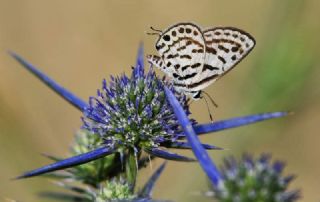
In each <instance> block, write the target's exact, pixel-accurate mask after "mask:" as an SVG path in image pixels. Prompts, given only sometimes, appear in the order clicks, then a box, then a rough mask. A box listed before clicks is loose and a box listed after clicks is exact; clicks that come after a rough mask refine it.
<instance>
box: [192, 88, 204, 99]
mask: <svg viewBox="0 0 320 202" xmlns="http://www.w3.org/2000/svg"><path fill="white" fill-rule="evenodd" d="M191 97H192V99H194V100H200V99H201V98H202V91H201V90H199V91H194V92H192V93H191Z"/></svg>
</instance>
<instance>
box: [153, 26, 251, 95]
mask: <svg viewBox="0 0 320 202" xmlns="http://www.w3.org/2000/svg"><path fill="white" fill-rule="evenodd" d="M254 45H255V41H254V39H253V37H252V36H250V35H249V34H248V33H246V32H244V31H242V30H240V29H237V28H232V27H216V28H210V29H206V30H201V29H200V28H199V27H198V26H197V25H195V24H193V23H178V24H175V25H173V26H171V27H169V28H167V29H166V30H165V31H163V32H161V34H160V35H159V39H158V40H157V42H156V45H155V47H156V49H157V51H158V53H159V56H155V55H149V56H147V59H148V61H149V62H150V63H151V64H153V65H155V66H157V67H158V68H159V69H160V70H162V71H163V72H164V73H165V74H166V75H167V76H168V77H169V78H170V79H172V81H173V85H174V87H175V88H176V90H177V91H178V92H181V93H184V94H186V95H189V96H191V97H192V98H193V99H199V98H201V90H203V89H204V88H206V87H208V86H209V85H210V84H212V83H214V82H215V81H216V80H217V79H219V78H220V77H221V76H223V75H224V74H225V73H227V72H228V71H230V70H231V69H232V68H233V67H234V66H235V65H236V64H238V63H239V62H240V61H241V60H242V59H243V58H244V57H245V56H246V55H247V54H248V53H249V52H250V51H251V50H252V48H253V47H254Z"/></svg>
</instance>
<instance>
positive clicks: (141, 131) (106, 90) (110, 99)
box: [83, 66, 190, 150]
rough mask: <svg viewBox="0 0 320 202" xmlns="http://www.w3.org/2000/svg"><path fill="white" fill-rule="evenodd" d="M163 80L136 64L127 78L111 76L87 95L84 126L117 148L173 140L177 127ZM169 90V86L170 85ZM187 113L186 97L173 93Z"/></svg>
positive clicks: (146, 145)
mask: <svg viewBox="0 0 320 202" xmlns="http://www.w3.org/2000/svg"><path fill="white" fill-rule="evenodd" d="M164 86H165V83H164V82H163V81H162V80H160V79H158V77H157V76H156V75H155V72H154V71H153V70H152V69H150V70H149V71H148V72H147V73H146V74H145V73H144V68H143V67H141V66H137V67H136V68H134V69H133V71H132V75H131V77H127V76H126V75H122V76H121V77H116V78H115V77H111V82H110V83H109V84H107V82H106V80H104V82H103V87H102V90H101V91H100V90H99V91H98V93H97V96H96V97H91V98H90V102H89V107H87V108H86V109H85V110H84V117H83V122H84V126H83V127H84V128H85V129H87V130H89V131H91V132H93V133H95V134H99V136H100V137H101V139H103V140H104V144H106V145H108V144H116V145H118V146H119V147H123V148H127V147H131V148H135V149H137V150H140V149H141V148H147V149H149V148H150V149H151V148H157V147H159V146H160V145H161V144H162V143H165V142H175V141H176V140H177V139H178V137H179V136H181V135H182V134H181V127H180V125H179V123H178V120H177V118H176V116H175V114H174V112H173V110H172V107H171V106H170V104H169V103H168V101H167V99H166V96H165V93H164ZM171 90H173V88H172V87H171ZM177 98H178V100H179V103H180V104H181V105H182V106H183V108H184V110H185V111H186V113H187V114H190V112H189V110H188V104H187V99H186V97H185V96H179V95H177Z"/></svg>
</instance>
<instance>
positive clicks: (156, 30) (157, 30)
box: [150, 27, 162, 34]
mask: <svg viewBox="0 0 320 202" xmlns="http://www.w3.org/2000/svg"><path fill="white" fill-rule="evenodd" d="M150 29H151V30H153V31H155V32H159V33H160V34H162V31H161V30H159V29H155V28H153V27H150Z"/></svg>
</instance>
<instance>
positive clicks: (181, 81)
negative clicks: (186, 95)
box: [148, 23, 206, 91]
mask: <svg viewBox="0 0 320 202" xmlns="http://www.w3.org/2000/svg"><path fill="white" fill-rule="evenodd" d="M156 49H157V51H158V52H159V55H160V57H157V56H148V60H149V62H151V63H153V64H155V65H156V66H158V67H159V68H160V69H161V70H162V71H163V72H164V73H165V74H167V75H168V76H169V77H171V78H172V80H173V82H174V84H175V86H176V87H177V88H180V90H183V91H186V90H187V88H188V87H187V86H188V85H189V84H192V82H193V81H194V80H197V79H199V76H200V75H199V72H200V70H201V69H202V67H203V64H204V61H205V51H206V50H205V40H204V37H203V35H202V32H201V30H200V28H199V27H198V26H196V25H194V24H192V23H179V24H175V25H173V26H171V27H169V28H168V29H167V30H165V31H164V32H163V33H162V34H161V36H160V37H159V39H158V41H157V42H156Z"/></svg>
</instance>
